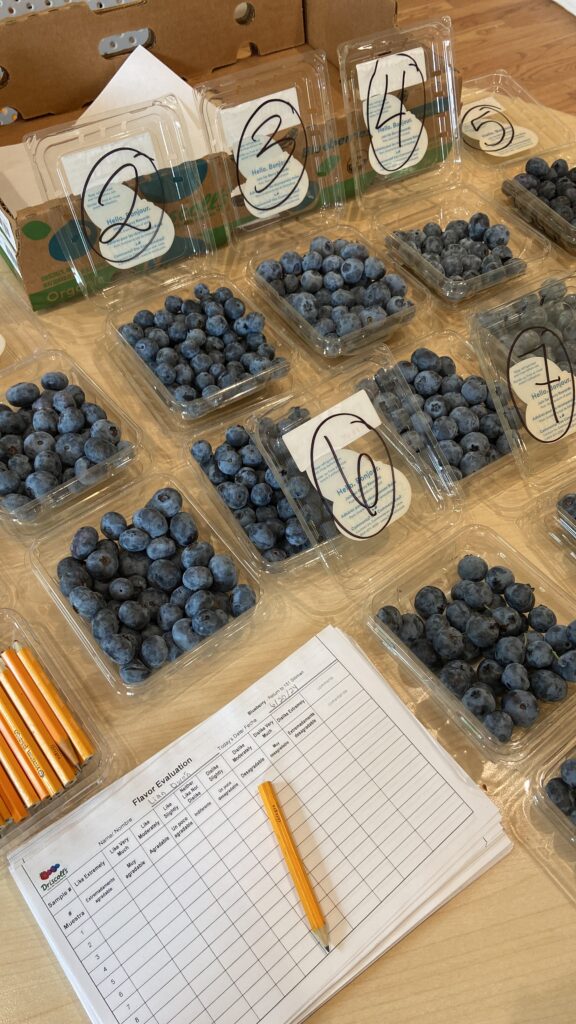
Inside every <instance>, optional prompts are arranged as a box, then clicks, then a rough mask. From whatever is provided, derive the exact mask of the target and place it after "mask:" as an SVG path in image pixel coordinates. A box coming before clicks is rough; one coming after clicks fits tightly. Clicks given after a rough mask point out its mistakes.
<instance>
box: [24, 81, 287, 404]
mask: <svg viewBox="0 0 576 1024" xmlns="http://www.w3.org/2000/svg"><path fill="white" fill-rule="evenodd" d="M201 136H202V133H200V139H198V138H196V139H195V140H194V142H192V141H191V140H190V138H189V137H188V134H187V129H186V118H185V116H184V114H183V111H182V108H181V107H180V105H179V103H178V101H177V100H175V99H174V98H173V97H164V98H162V99H159V100H157V101H156V102H153V103H148V104H143V105H141V106H138V107H133V108H127V109H126V110H120V111H114V112H112V113H110V114H108V115H107V116H105V117H101V118H91V119H87V120H85V121H83V122H82V123H80V124H73V125H59V126H57V127H56V128H53V129H49V130H48V131H45V132H40V133H38V134H36V135H32V136H30V137H28V140H27V145H28V152H29V155H30V157H31V159H32V161H33V163H34V166H35V167H36V170H37V173H38V176H39V178H40V183H41V186H42V188H43V191H44V194H45V195H46V198H47V199H48V200H49V201H51V202H54V203H55V204H56V206H57V209H59V210H60V212H61V221H62V225H61V228H60V233H61V236H62V239H61V244H62V249H63V251H64V254H65V256H66V258H67V259H68V261H69V263H70V266H71V268H72V271H73V274H74V277H75V280H76V282H77V283H78V285H79V288H80V289H81V291H82V292H83V294H84V295H87V296H88V295H92V294H95V293H101V301H102V302H103V303H104V304H105V306H106V308H107V310H108V314H109V316H108V338H109V349H110V350H111V351H112V352H113V354H115V355H116V356H118V359H119V362H120V364H121V366H122V369H123V370H124V371H125V372H127V374H128V376H129V377H130V378H133V380H134V383H135V385H136V387H137V388H138V389H139V390H144V389H145V390H146V392H147V394H148V395H149V396H151V397H152V398H153V400H154V401H155V402H156V403H157V410H158V411H159V413H160V415H163V414H165V413H166V412H168V413H169V414H170V420H171V421H172V422H174V423H176V424H179V423H183V424H186V422H187V421H188V420H194V419H197V418H199V417H202V416H204V415H207V414H209V413H211V412H212V411H213V410H214V409H215V408H220V407H221V406H222V405H226V404H227V403H228V402H232V401H236V400H237V399H238V398H241V397H244V396H245V395H246V394H251V393H253V392H254V391H259V390H262V389H264V388H266V387H268V386H269V385H270V383H271V382H272V381H274V380H276V379H277V378H279V377H282V376H284V375H285V374H286V373H287V372H288V369H289V364H288V361H287V359H286V356H285V353H286V352H287V351H288V346H286V347H285V346H284V345H283V343H280V345H279V348H278V351H277V350H276V345H277V344H278V339H277V338H275V337H274V338H272V337H269V336H268V325H266V328H265V329H266V334H265V336H264V337H262V331H263V329H264V325H263V323H262V318H261V317H260V316H256V314H257V310H256V309H255V306H254V302H253V299H252V297H251V296H246V294H245V293H244V292H243V291H242V289H238V288H237V287H236V285H235V283H234V281H232V280H230V279H229V278H228V277H227V276H224V275H219V276H217V277H215V267H214V259H213V257H214V253H215V249H216V244H217V241H218V242H219V243H222V242H224V243H225V242H227V241H228V240H229V233H228V225H227V219H226V215H227V205H226V203H224V210H223V213H222V214H221V215H220V220H219V222H218V223H216V224H215V226H214V229H213V228H212V225H211V222H210V217H209V213H208V209H207V206H206V203H205V200H204V194H203V183H204V182H205V181H206V179H207V178H209V180H212V181H213V182H214V181H216V183H218V182H219V181H220V176H221V173H222V172H221V167H220V161H221V158H219V157H216V156H214V157H210V158H208V157H207V156H206V154H207V153H208V149H207V144H206V143H205V142H202V138H201ZM199 148H200V150H201V152H200V153H199V152H198V149H199ZM193 156H195V157H196V159H192V157H193ZM198 157H201V159H198ZM201 284H205V285H206V284H209V291H210V292H211V291H212V290H216V289H218V288H220V289H227V291H226V292H222V293H220V297H221V298H222V299H223V301H222V302H219V303H218V305H217V306H216V307H212V308H211V316H212V322H210V316H209V315H207V314H206V309H205V308H204V306H203V305H202V304H203V303H205V301H206V300H208V299H209V298H210V296H209V293H208V292H207V291H206V290H204V291H203V293H202V295H201V297H198V295H195V294H194V289H195V288H196V287H197V286H199V285H201ZM230 293H232V295H235V296H236V297H237V299H238V303H236V304H235V305H234V306H233V307H231V309H230V310H229V309H228V307H227V309H226V310H224V308H223V307H224V305H225V301H226V297H228V298H229V297H230ZM169 296H170V297H171V301H169V306H170V308H167V307H165V306H164V303H165V300H166V299H167V298H168V297H169ZM175 296H180V297H181V298H182V299H185V300H187V302H188V306H187V307H185V309H186V313H187V315H185V314H184V313H183V312H182V309H181V305H180V304H179V303H178V302H175V301H174V299H175ZM240 303H242V305H240ZM143 311H144V312H145V313H148V314H149V315H148V316H147V317H146V316H145V317H144V319H138V318H137V322H136V323H132V326H131V328H130V329H128V325H129V324H130V323H131V321H132V317H133V316H134V315H135V314H138V313H139V312H140V314H142V312H143ZM154 313H156V314H157V315H156V317H154ZM244 313H246V317H244ZM249 313H252V314H253V320H254V322H253V323H251V322H250V319H249V316H248V314H249ZM254 318H255V319H254ZM186 320H187V322H185V321H186ZM122 327H124V330H121V328H122ZM204 328H205V330H204ZM194 329H196V331H198V330H200V331H201V333H200V334H198V333H196V334H194V335H193V336H192V337H190V335H191V332H192V330H194ZM152 332H154V333H152ZM248 333H252V334H253V335H254V337H253V338H251V339H250V345H251V346H252V347H250V346H249V345H248V342H247V341H245V338H246V336H247V335H248ZM223 338H224V340H223ZM146 340H147V345H145V346H144V347H145V351H143V352H142V353H141V354H142V358H140V353H139V349H140V346H139V345H138V342H145V341H146ZM183 342H187V343H188V349H189V351H188V353H187V354H186V355H184V354H183V353H182V352H181V349H180V346H181V345H182V344H183ZM230 343H233V351H232V352H226V353H225V352H224V350H225V348H227V346H228V345H229V344H230ZM270 346H271V347H270ZM258 349H261V350H260V351H259V350H258ZM246 353H248V355H247V365H246V364H244V363H241V356H242V355H245V354H246ZM208 354H211V355H212V356H214V358H213V359H212V360H211V361H208V360H207V358H206V357H207V355H208ZM157 356H159V357H160V358H157ZM200 356H201V357H202V358H200V359H199V363H201V364H202V365H201V369H196V367H194V365H193V359H194V358H196V357H200ZM224 363H225V364H226V375H225V380H224V382H223V383H222V384H220V383H219V381H220V378H221V377H224V375H223V374H222V373H221V371H219V370H218V371H214V367H215V366H216V365H218V366H222V365H223V364H224ZM164 364H165V365H164ZM229 364H231V365H229ZM209 370H210V371H214V372H210V373H208V371H209ZM200 373H202V374H203V375H204V377H203V379H201V381H200V383H199V382H198V379H197V377H198V374H200ZM217 374H219V376H218V375H217Z"/></svg>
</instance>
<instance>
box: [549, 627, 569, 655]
mask: <svg viewBox="0 0 576 1024" xmlns="http://www.w3.org/2000/svg"><path fill="white" fill-rule="evenodd" d="M544 639H545V640H546V643H548V644H550V647H552V649H553V650H554V651H555V652H556V654H565V653H566V651H569V650H570V641H569V640H568V631H567V629H566V626H551V627H550V629H548V630H546V633H545V634H544Z"/></svg>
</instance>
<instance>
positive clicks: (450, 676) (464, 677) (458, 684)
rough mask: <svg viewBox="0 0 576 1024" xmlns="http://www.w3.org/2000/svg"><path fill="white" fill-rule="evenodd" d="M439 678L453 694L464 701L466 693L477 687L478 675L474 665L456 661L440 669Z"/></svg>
mask: <svg viewBox="0 0 576 1024" xmlns="http://www.w3.org/2000/svg"><path fill="white" fill-rule="evenodd" d="M438 678H439V679H440V681H441V682H442V683H443V684H444V686H445V687H446V688H447V689H448V690H450V692H451V693H454V694H455V695H456V696H457V697H460V699H462V697H463V696H464V694H465V693H466V691H467V690H469V689H470V687H471V686H474V685H475V682H476V673H475V671H474V669H473V668H472V665H469V664H468V663H467V662H465V661H461V660H459V659H456V660H454V661H449V662H447V664H446V665H444V666H443V667H442V668H441V669H440V671H439V673H438Z"/></svg>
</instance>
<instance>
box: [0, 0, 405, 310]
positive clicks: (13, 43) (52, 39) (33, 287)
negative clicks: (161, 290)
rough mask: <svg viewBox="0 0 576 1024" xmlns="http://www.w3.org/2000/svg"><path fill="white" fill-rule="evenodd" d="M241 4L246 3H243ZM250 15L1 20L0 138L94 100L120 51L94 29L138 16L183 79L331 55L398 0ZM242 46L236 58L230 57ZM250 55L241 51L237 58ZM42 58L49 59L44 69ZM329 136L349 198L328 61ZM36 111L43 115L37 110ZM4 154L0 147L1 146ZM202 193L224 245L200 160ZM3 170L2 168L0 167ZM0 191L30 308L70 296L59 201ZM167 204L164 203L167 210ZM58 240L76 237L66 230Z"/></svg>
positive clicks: (301, 4)
mask: <svg viewBox="0 0 576 1024" xmlns="http://www.w3.org/2000/svg"><path fill="white" fill-rule="evenodd" d="M247 6H248V9H250V8H249V5H243V9H245V8H246V7H247ZM252 8H253V11H254V17H253V19H252V20H249V21H247V23H246V24H237V23H236V22H235V20H234V12H235V11H236V13H237V14H238V9H239V5H238V4H237V3H236V2H235V0H219V2H218V4H217V5H214V4H212V5H207V4H205V3H200V2H193V0H143V2H139V3H135V4H133V5H128V6H122V7H120V8H114V9H110V8H109V9H106V10H104V11H102V12H100V13H97V14H96V13H94V12H93V11H91V10H90V9H89V8H87V7H84V6H83V5H74V6H72V7H67V8H56V9H53V10H52V11H46V12H42V13H39V14H37V15H32V16H31V17H30V18H25V19H18V20H17V21H14V22H2V23H0V52H1V53H2V64H3V66H5V67H6V69H7V70H8V72H9V76H10V77H9V80H8V83H7V84H6V85H5V86H4V87H3V89H2V101H3V103H5V104H6V105H7V106H14V107H15V108H16V109H18V110H19V111H20V112H21V114H22V119H21V120H17V121H15V122H14V124H12V125H9V126H7V127H4V128H0V170H1V169H2V156H3V153H2V148H1V147H2V146H3V145H4V144H5V143H6V144H8V145H9V146H10V144H13V143H14V142H16V141H18V140H19V139H20V138H21V137H22V136H23V135H24V134H27V133H30V132H33V131H37V130H41V129H43V128H49V127H52V126H54V125H56V124H58V123H62V122H67V121H72V120H74V119H75V117H77V116H78V115H79V113H81V111H80V110H79V109H78V108H79V106H81V104H85V103H87V102H89V101H91V100H93V99H94V98H95V97H96V95H97V93H98V92H99V91H100V90H101V89H102V88H103V87H104V86H105V84H106V83H107V82H108V81H109V79H110V78H111V77H113V75H114V74H115V72H116V71H117V70H118V68H119V66H120V64H121V63H122V62H123V60H124V59H126V56H123V57H112V58H104V57H101V56H100V54H99V52H98V44H99V42H100V41H101V39H102V37H103V35H107V36H109V35H110V34H112V33H120V32H124V33H126V32H130V31H132V30H136V29H138V28H139V27H142V26H143V25H144V24H145V25H146V27H149V28H150V29H151V31H152V37H153V42H152V45H151V52H152V53H154V54H155V55H156V56H158V57H159V58H160V59H161V60H162V61H163V62H164V63H166V64H167V65H168V66H169V67H171V68H172V70H174V71H175V72H177V73H178V74H179V75H180V76H181V77H183V78H184V79H185V80H186V81H188V82H189V84H194V83H196V82H198V81H202V80H206V79H207V78H209V77H210V76H211V75H215V74H218V73H219V72H220V73H221V69H222V67H226V68H227V70H230V65H234V64H235V63H236V62H237V59H238V66H241V67H242V68H244V67H249V66H250V65H252V64H254V65H255V66H259V65H260V64H261V63H262V62H265V63H268V62H273V61H275V60H281V59H282V58H283V57H285V56H286V55H287V54H290V53H294V52H296V53H297V52H301V51H302V50H303V49H323V50H325V51H327V53H328V55H329V57H330V58H331V59H332V61H333V62H334V61H335V60H336V49H337V47H338V45H339V44H340V43H341V42H344V41H345V40H346V39H347V38H350V36H351V35H353V36H354V37H359V36H362V35H370V34H373V33H374V32H375V31H378V30H382V29H385V28H388V27H391V26H393V25H395V24H396V0H354V3H353V4H352V2H351V0H254V3H253V5H252ZM47 52H49V53H51V55H55V56H57V55H58V54H62V57H63V59H64V60H65V70H64V68H63V67H61V66H59V64H58V61H57V59H53V60H51V61H45V60H44V59H39V61H38V65H39V68H38V69H37V68H36V66H34V69H33V70H34V73H33V74H31V73H30V70H31V68H30V65H31V61H30V54H31V53H38V54H39V55H40V57H41V55H42V54H46V53H47ZM239 53H240V58H238V54H239ZM246 53H247V54H248V56H243V55H244V54H246ZM45 65H48V67H46V66H45ZM330 82H331V88H332V102H333V106H334V110H335V114H336V139H337V146H338V153H339V157H340V161H341V166H342V168H343V171H344V179H345V180H344V187H345V192H346V195H347V197H351V196H352V195H353V190H354V181H353V176H352V162H351V153H350V146H349V140H348V131H347V125H346V119H345V116H344V113H343V103H342V95H341V90H340V80H339V75H338V70H337V68H336V67H335V66H334V65H333V64H332V65H330ZM40 115H41V116H40ZM9 151H10V150H5V151H4V152H5V153H6V154H8V153H9ZM202 165H203V166H202V176H203V182H204V194H205V198H206V203H207V206H208V210H209V213H210V220H211V225H212V228H213V230H214V232H215V237H216V241H217V243H218V244H224V243H225V241H226V231H225V225H224V214H223V211H224V208H225V205H227V204H226V203H225V200H226V199H227V197H224V196H223V195H222V192H221V176H220V175H218V174H217V173H216V170H215V158H212V157H210V156H208V157H206V159H205V160H203V161H202ZM7 177H8V178H9V174H8V175H7ZM16 206H17V204H15V203H14V201H13V200H12V201H11V199H10V197H9V193H8V190H6V191H5V190H4V189H2V188H0V254H1V255H3V256H4V258H5V259H6V262H7V263H8V265H9V266H11V268H12V269H13V270H14V271H15V272H16V273H17V274H19V275H20V276H21V277H22V280H23V284H24V287H25V289H26V292H27V294H28V297H29V299H30V302H31V304H32V307H33V309H35V310H37V311H40V310H43V309H49V308H52V307H53V306H55V305H57V304H59V303H61V302H63V301H67V300H70V299H74V298H77V297H78V296H79V295H80V290H79V288H78V285H77V283H76V282H75V280H74V279H73V277H72V274H71V271H70V267H69V265H68V262H67V260H66V256H65V253H64V248H65V247H63V245H62V218H61V206H60V204H58V203H57V202H50V203H45V202H42V201H41V196H40V193H39V191H38V196H37V201H35V202H33V203H31V204H30V205H28V206H24V207H22V208H19V209H18V208H15V207H16ZM168 212H169V210H168ZM67 230H68V232H69V233H68V235H67V236H66V240H65V241H66V244H67V245H68V246H70V245H71V244H72V245H73V244H74V238H73V237H72V238H71V237H70V231H71V230H72V229H71V227H68V229H67Z"/></svg>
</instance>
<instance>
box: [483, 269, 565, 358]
mask: <svg viewBox="0 0 576 1024" xmlns="http://www.w3.org/2000/svg"><path fill="white" fill-rule="evenodd" d="M478 320H479V322H480V323H481V324H482V325H483V326H485V327H487V328H489V329H490V331H491V332H492V333H494V334H496V336H497V337H498V340H499V341H500V342H502V344H503V345H505V346H506V348H507V349H510V348H511V346H512V345H514V357H515V358H514V361H516V359H519V358H521V357H522V356H524V355H527V354H529V353H532V352H534V349H537V348H540V352H539V353H536V354H541V346H542V345H543V344H545V345H546V354H547V357H548V359H550V360H552V361H553V362H554V363H556V365H557V366H559V367H560V369H561V370H568V372H569V373H576V293H574V292H568V290H567V288H566V284H565V282H564V281H562V280H558V279H557V278H549V279H547V280H546V281H543V282H542V284H541V286H540V288H539V289H538V291H535V292H529V293H528V294H527V295H523V296H522V297H521V298H519V299H515V300H514V301H513V302H510V303H507V305H506V306H504V307H500V309H497V310H484V311H483V312H481V313H479V314H478Z"/></svg>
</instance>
